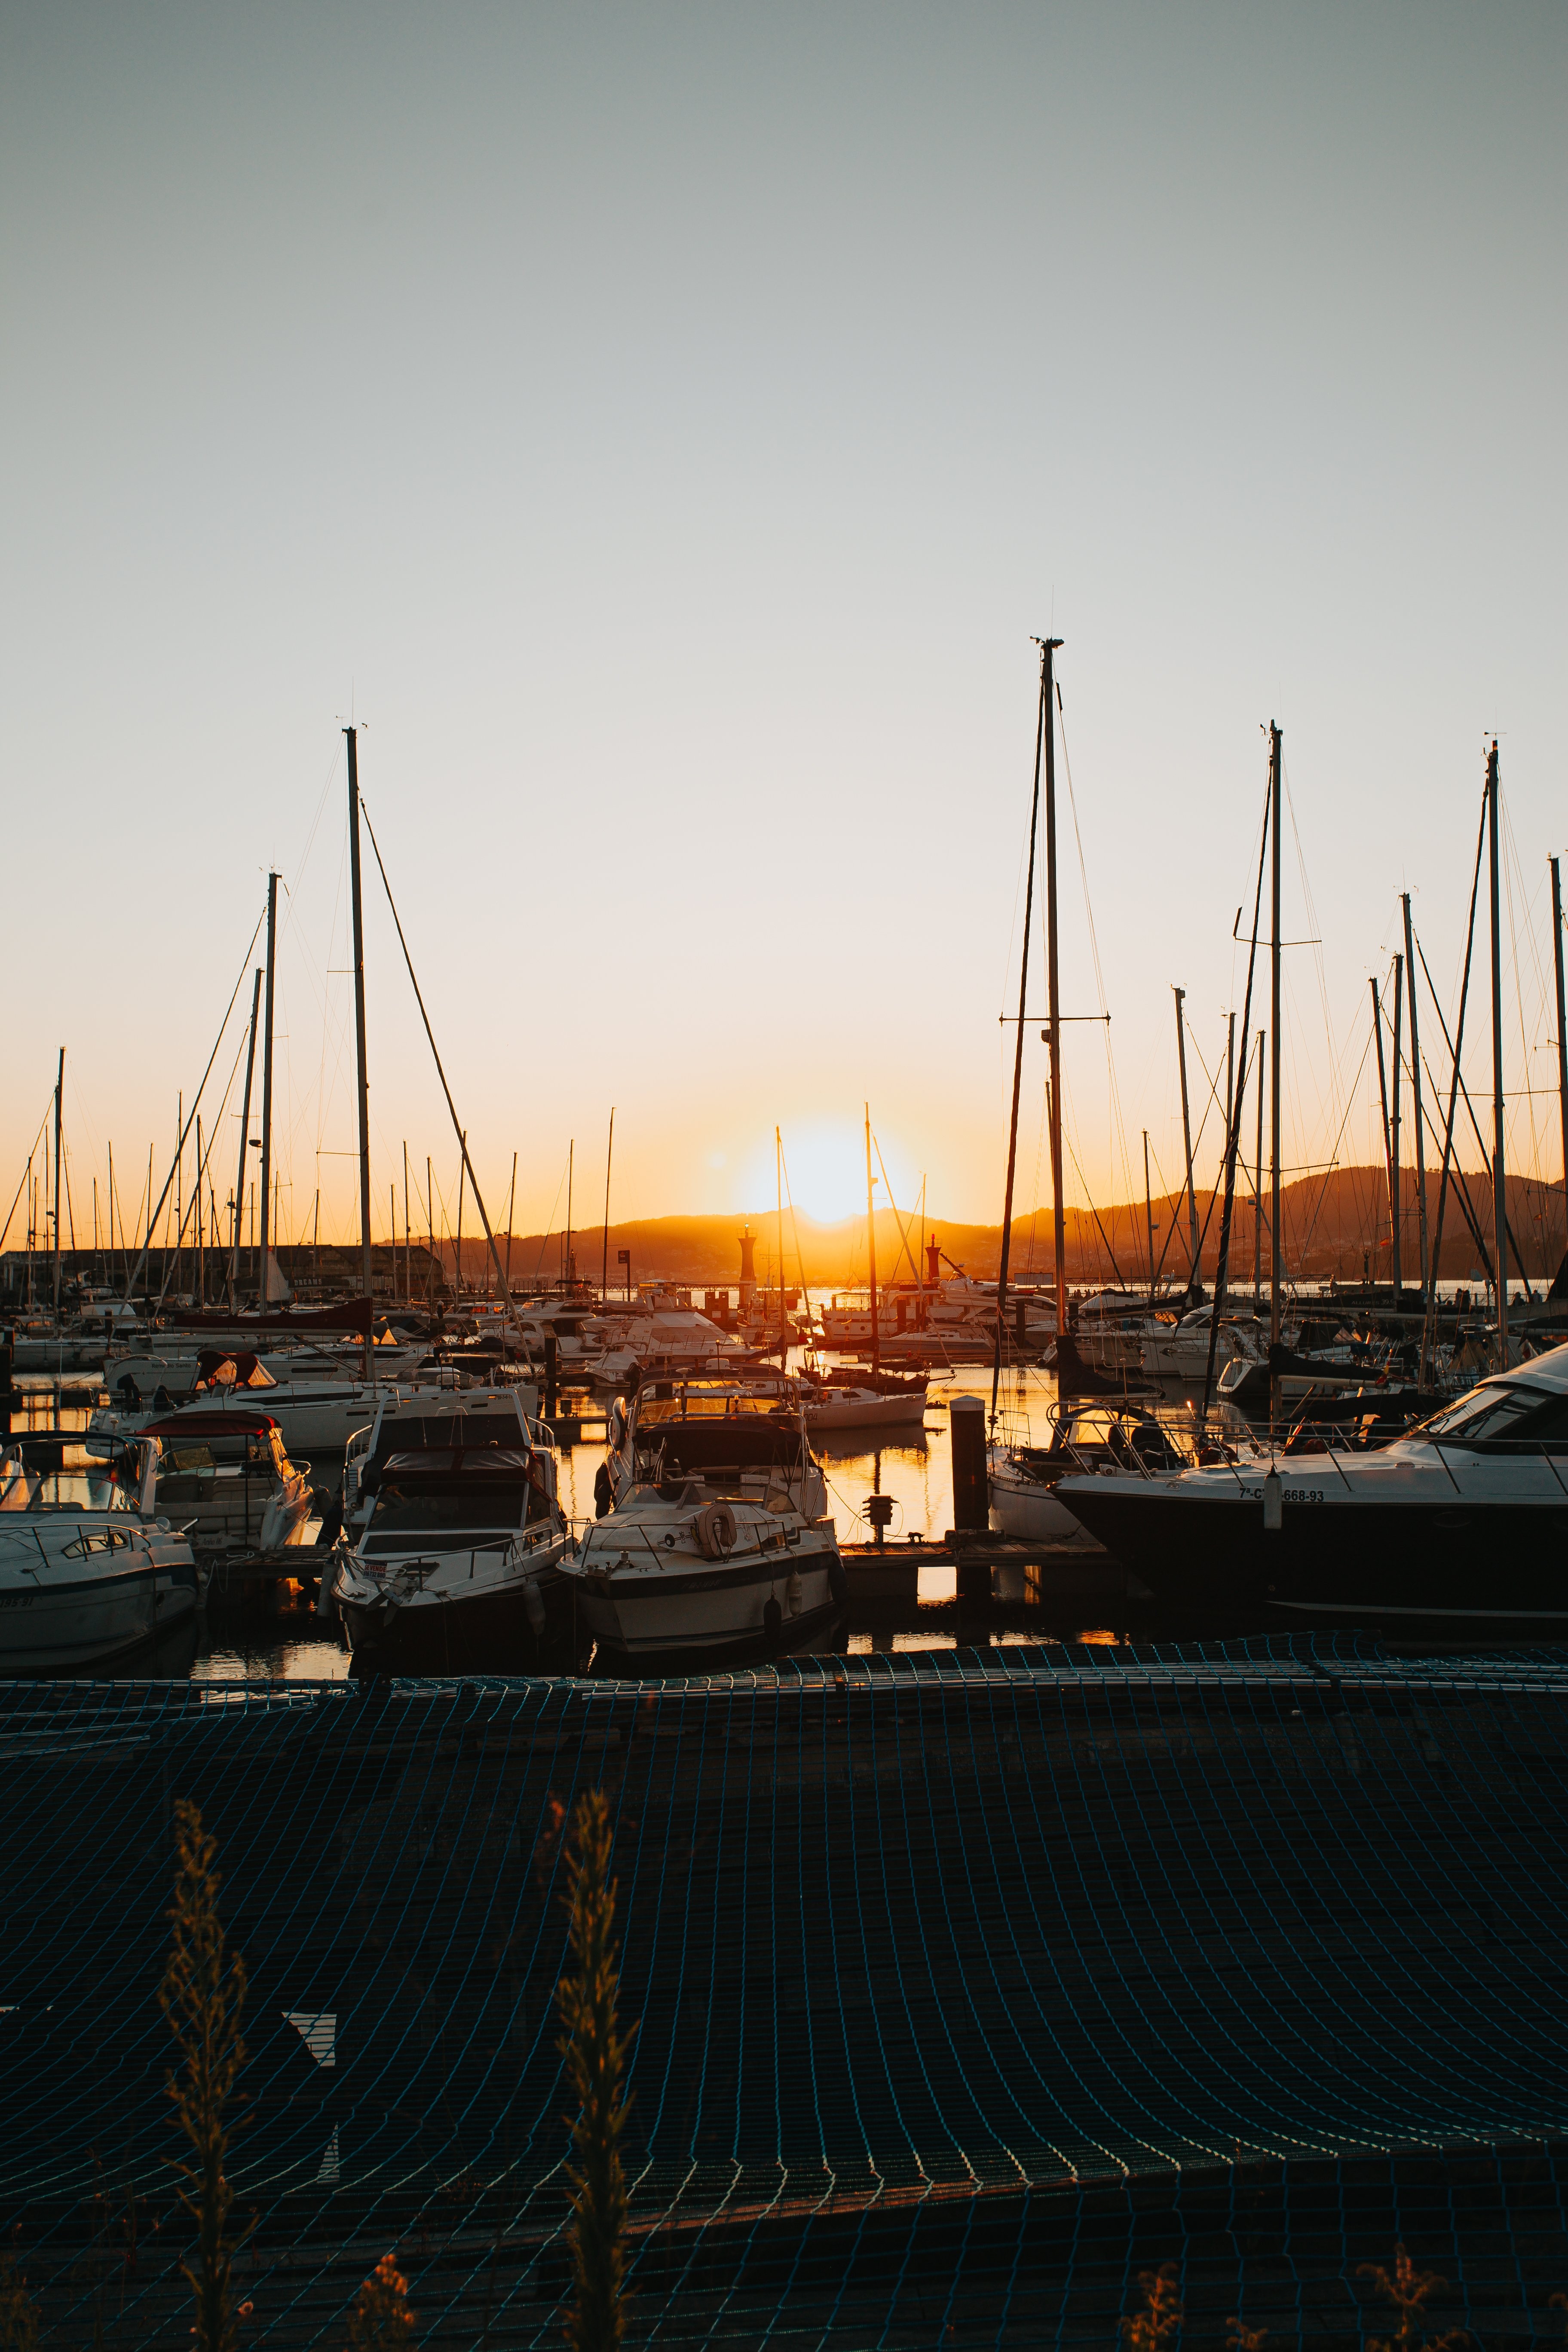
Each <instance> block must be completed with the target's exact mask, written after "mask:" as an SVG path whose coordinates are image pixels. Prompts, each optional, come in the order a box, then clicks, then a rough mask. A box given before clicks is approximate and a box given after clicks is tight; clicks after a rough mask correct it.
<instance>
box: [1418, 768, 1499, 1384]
mask: <svg viewBox="0 0 1568 2352" xmlns="http://www.w3.org/2000/svg"><path fill="white" fill-rule="evenodd" d="M1487 814H1488V809H1487V797H1486V794H1485V793H1483V794H1482V796H1481V823H1480V830H1479V833H1478V834H1477V835H1476V865H1475V871H1474V873H1473V874H1472V875H1471V877H1470V915H1469V920H1468V924H1467V925H1466V928H1465V971H1464V977H1463V979H1462V980H1461V981H1460V982H1459V1011H1458V1019H1457V1020H1456V1022H1455V1024H1454V1073H1453V1077H1452V1080H1451V1081H1450V1084H1449V1087H1448V1117H1447V1123H1446V1124H1445V1126H1444V1129H1443V1166H1442V1172H1441V1174H1440V1175H1439V1177H1438V1180H1437V1218H1436V1224H1435V1226H1434V1227H1433V1232H1432V1287H1431V1289H1430V1291H1429V1292H1428V1294H1427V1297H1426V1315H1425V1316H1424V1317H1423V1318H1422V1323H1421V1364H1420V1370H1419V1371H1418V1372H1417V1375H1416V1377H1417V1379H1418V1380H1419V1381H1420V1382H1421V1385H1422V1387H1423V1388H1425V1387H1426V1371H1427V1366H1428V1364H1429V1362H1430V1360H1431V1355H1432V1342H1433V1339H1434V1336H1435V1333H1436V1322H1437V1284H1438V1281H1439V1278H1440V1277H1441V1274H1442V1269H1443V1212H1444V1210H1445V1208H1446V1207H1447V1200H1448V1163H1449V1161H1450V1160H1451V1159H1452V1158H1453V1152H1454V1114H1455V1112H1456V1111H1457V1110H1458V1107H1459V1055H1460V1053H1461V1051H1462V1049H1463V1046H1464V1043H1465V1011H1466V1007H1467V1006H1468V1003H1469V1001H1470V960H1471V957H1472V955H1473V954H1474V952H1475V945H1476V901H1477V899H1478V898H1479V895H1480V887H1481V853H1482V851H1483V850H1484V849H1485V847H1486V845H1487ZM1426 985H1427V987H1428V989H1431V992H1432V1002H1433V1003H1434V1004H1436V1005H1437V1018H1438V1020H1439V1021H1441V1022H1442V1024H1443V1034H1444V1035H1445V1037H1447V1033H1448V1024H1447V1022H1446V1021H1443V1008H1442V1006H1441V1005H1440V1004H1438V1003H1437V992H1436V989H1435V988H1433V987H1432V975H1431V973H1430V971H1428V972H1427V974H1426ZM1466 1100H1467V1102H1468V1096H1467V1097H1466ZM1477 1241H1478V1246H1479V1232H1478V1234H1477ZM1480 1254H1481V1255H1482V1257H1483V1258H1484V1257H1485V1255H1486V1252H1485V1249H1484V1247H1483V1248H1481V1252H1480Z"/></svg>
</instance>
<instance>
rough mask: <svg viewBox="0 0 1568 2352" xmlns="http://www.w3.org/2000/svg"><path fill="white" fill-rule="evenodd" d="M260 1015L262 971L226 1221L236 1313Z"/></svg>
mask: <svg viewBox="0 0 1568 2352" xmlns="http://www.w3.org/2000/svg"><path fill="white" fill-rule="evenodd" d="M260 1013H261V967H260V966H259V964H258V966H257V970H256V984H255V986H254V987H253V988H252V990H251V992H250V1043H249V1045H247V1047H246V1049H245V1097H244V1100H243V1102H242V1103H241V1105H240V1112H239V1170H238V1173H237V1175H236V1177H235V1180H234V1214H233V1216H232V1217H231V1218H230V1219H229V1221H228V1311H229V1313H230V1314H231V1315H237V1313H238V1312H239V1245H240V1243H241V1241H242V1240H243V1238H244V1234H245V1171H246V1168H247V1164H248V1160H247V1155H248V1153H249V1150H250V1081H251V1078H252V1076H254V1074H255V1070H256V1024H257V1022H258V1019H259V1017H260Z"/></svg>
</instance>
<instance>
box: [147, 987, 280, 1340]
mask: <svg viewBox="0 0 1568 2352" xmlns="http://www.w3.org/2000/svg"><path fill="white" fill-rule="evenodd" d="M246 1045H247V1033H243V1032H242V1034H241V1036H240V1040H239V1044H238V1046H237V1048H236V1051H235V1056H234V1066H233V1067H232V1068H231V1069H230V1071H229V1074H228V1084H227V1085H226V1087H225V1088H224V1090H223V1100H222V1101H221V1102H220V1103H219V1105H218V1107H217V1117H216V1118H215V1119H214V1121H213V1123H212V1126H211V1128H210V1129H208V1131H207V1139H206V1150H205V1151H204V1152H203V1154H202V1156H201V1159H200V1160H199V1162H198V1163H197V1167H196V1181H195V1184H194V1185H193V1186H192V1188H191V1197H190V1199H189V1200H188V1201H187V1202H185V1213H184V1216H183V1217H182V1218H181V1219H180V1230H179V1232H178V1233H177V1234H175V1235H174V1251H173V1253H171V1252H170V1251H169V1249H168V1246H167V1244H165V1246H164V1254H163V1283H162V1286H160V1288H159V1292H158V1304H159V1306H160V1307H162V1305H163V1300H164V1298H165V1297H167V1295H168V1289H169V1285H170V1283H171V1282H172V1281H173V1280H174V1265H175V1264H176V1263H177V1262H178V1257H179V1253H180V1251H181V1250H182V1249H183V1248H184V1242H185V1227H186V1226H187V1225H188V1224H190V1223H192V1221H193V1219H194V1218H195V1217H196V1216H197V1215H199V1214H200V1212H201V1203H202V1182H203V1179H204V1178H205V1175H206V1172H207V1170H208V1169H209V1168H210V1167H211V1165H212V1156H213V1147H214V1146H215V1144H216V1142H217V1139H218V1136H219V1133H220V1132H221V1130H222V1128H223V1120H224V1113H225V1112H226V1110H227V1108H228V1098H229V1097H230V1095H231V1094H233V1092H234V1082H235V1079H236V1078H237V1076H238V1074H239V1059H240V1055H242V1054H243V1053H244V1051H245V1048H246ZM263 1286H265V1275H264V1276H263Z"/></svg>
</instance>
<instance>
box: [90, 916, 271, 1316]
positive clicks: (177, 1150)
mask: <svg viewBox="0 0 1568 2352" xmlns="http://www.w3.org/2000/svg"><path fill="white" fill-rule="evenodd" d="M266 919H267V910H266V908H263V909H262V911H261V913H260V914H259V915H258V917H257V919H256V929H255V930H253V931H252V932H251V934H250V945H249V946H248V947H247V949H246V950H245V960H244V961H243V962H242V963H241V965H240V967H239V978H238V979H237V981H236V982H235V983H234V995H233V996H231V997H230V998H229V1000H228V1004H227V1007H226V1011H225V1013H224V1016H223V1020H222V1022H221V1023H220V1024H219V1026H218V1033H217V1035H216V1037H215V1038H214V1039H213V1049H212V1052H211V1053H210V1054H209V1055H207V1066H206V1068H205V1070H204V1071H203V1072H202V1083H201V1085H200V1086H199V1087H197V1088H196V1098H195V1102H193V1103H192V1105H191V1114H190V1117H189V1118H187V1119H186V1121H185V1123H184V1127H183V1128H182V1129H180V1139H179V1141H178V1142H177V1143H176V1144H175V1146H174V1159H173V1160H171V1161H170V1163H169V1172H168V1174H167V1176H165V1177H164V1179H163V1191H162V1192H160V1193H159V1195H158V1207H157V1208H156V1209H154V1210H153V1213H152V1215H151V1216H150V1217H149V1218H148V1220H147V1238H146V1240H145V1241H144V1242H143V1243H142V1255H141V1256H140V1257H139V1258H138V1259H137V1261H136V1268H135V1272H134V1273H133V1274H132V1276H130V1278H129V1280H128V1281H127V1283H126V1286H125V1296H126V1297H127V1298H129V1297H130V1296H131V1294H132V1291H133V1290H134V1289H135V1287H136V1285H137V1283H138V1282H139V1281H140V1280H141V1278H142V1268H143V1267H144V1266H145V1265H146V1263H147V1254H148V1252H149V1251H150V1250H151V1248H152V1246H153V1226H154V1225H155V1224H156V1223H157V1222H158V1212H159V1210H161V1209H162V1208H163V1203H164V1202H165V1201H166V1200H167V1199H168V1197H169V1187H170V1186H171V1184H173V1182H174V1171H175V1169H176V1168H177V1167H178V1166H179V1164H180V1154H181V1153H182V1152H183V1151H184V1148H185V1138H186V1137H187V1136H188V1135H189V1133H190V1131H191V1129H192V1128H193V1127H194V1126H195V1118H196V1113H197V1111H198V1110H199V1109H200V1108H201V1102H202V1096H203V1093H204V1092H205V1087H206V1083H207V1080H208V1078H209V1077H211V1076H212V1066H213V1064H214V1063H215V1062H216V1060H217V1049H218V1047H219V1046H220V1045H222V1044H223V1033H224V1031H225V1030H226V1028H227V1027H228V1016H229V1013H232V1012H233V1011H234V1004H235V997H237V995H238V994H239V992H240V989H241V987H242V986H243V984H244V981H245V975H246V973H247V971H249V969H250V953H251V949H252V948H254V947H255V945H256V942H257V940H258V939H259V938H260V936H261V926H262V924H263V923H264V922H265V921H266ZM165 1246H167V1244H165Z"/></svg>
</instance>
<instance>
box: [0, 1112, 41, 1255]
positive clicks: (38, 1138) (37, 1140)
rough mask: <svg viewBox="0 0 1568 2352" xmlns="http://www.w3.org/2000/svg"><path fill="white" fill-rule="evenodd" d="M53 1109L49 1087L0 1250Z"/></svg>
mask: <svg viewBox="0 0 1568 2352" xmlns="http://www.w3.org/2000/svg"><path fill="white" fill-rule="evenodd" d="M54 1107H55V1097H54V1089H53V1088H52V1087H51V1088H50V1090H49V1099H48V1104H47V1108H46V1109H45V1112H44V1115H43V1117H42V1118H41V1119H40V1120H39V1121H38V1131H37V1135H36V1136H34V1138H33V1140H32V1144H31V1147H30V1148H29V1150H28V1152H27V1157H26V1162H25V1164H24V1166H23V1169H22V1181H21V1183H19V1184H18V1185H17V1187H16V1200H13V1202H12V1203H11V1207H10V1212H9V1214H8V1215H7V1216H6V1219H5V1227H4V1230H0V1249H4V1248H5V1235H6V1234H8V1233H9V1232H10V1230H11V1219H12V1217H14V1216H15V1215H16V1202H17V1201H19V1200H20V1199H21V1197H22V1185H23V1184H25V1183H26V1181H27V1179H28V1177H29V1176H30V1175H31V1174H32V1172H33V1156H34V1153H35V1152H36V1151H37V1149H38V1146H39V1144H40V1143H41V1142H42V1141H43V1139H44V1133H45V1130H46V1129H47V1126H48V1123H49V1119H50V1118H51V1116H52V1114H53V1111H54Z"/></svg>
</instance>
